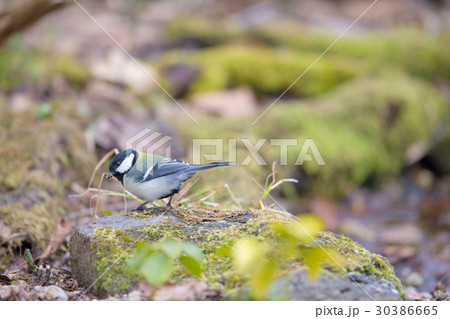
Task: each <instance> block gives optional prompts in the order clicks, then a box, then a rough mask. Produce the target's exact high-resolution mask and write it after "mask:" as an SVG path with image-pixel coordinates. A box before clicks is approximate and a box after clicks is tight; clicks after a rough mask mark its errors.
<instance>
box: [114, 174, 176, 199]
mask: <svg viewBox="0 0 450 319" xmlns="http://www.w3.org/2000/svg"><path fill="white" fill-rule="evenodd" d="M123 186H124V187H125V189H126V190H127V191H129V192H130V193H132V194H134V195H136V196H138V197H140V198H145V199H147V200H149V201H150V202H153V201H155V200H157V199H159V198H162V197H167V196H169V195H170V194H171V192H172V190H173V189H174V186H178V185H174V180H173V179H172V178H168V177H167V176H163V177H159V178H155V179H151V180H149V181H148V182H143V183H136V182H135V181H133V180H132V179H131V178H127V176H126V175H125V178H124V179H123Z"/></svg>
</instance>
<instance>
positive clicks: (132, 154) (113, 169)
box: [106, 148, 139, 182]
mask: <svg viewBox="0 0 450 319" xmlns="http://www.w3.org/2000/svg"><path fill="white" fill-rule="evenodd" d="M138 156H139V153H138V152H136V151H135V150H133V149H131V148H130V149H127V150H125V151H122V152H120V153H119V154H117V155H116V156H114V158H113V159H112V160H111V163H109V174H108V176H106V178H111V177H113V176H115V177H116V178H117V179H118V180H119V181H121V182H123V175H125V174H126V173H127V172H128V171H129V170H130V169H131V168H132V167H133V166H134V164H136V160H137V158H138Z"/></svg>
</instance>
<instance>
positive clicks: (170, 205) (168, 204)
mask: <svg viewBox="0 0 450 319" xmlns="http://www.w3.org/2000/svg"><path fill="white" fill-rule="evenodd" d="M172 198H173V195H172V196H170V198H169V202H168V203H167V205H166V206H167V207H172V204H171V203H170V202H171V201H172Z"/></svg>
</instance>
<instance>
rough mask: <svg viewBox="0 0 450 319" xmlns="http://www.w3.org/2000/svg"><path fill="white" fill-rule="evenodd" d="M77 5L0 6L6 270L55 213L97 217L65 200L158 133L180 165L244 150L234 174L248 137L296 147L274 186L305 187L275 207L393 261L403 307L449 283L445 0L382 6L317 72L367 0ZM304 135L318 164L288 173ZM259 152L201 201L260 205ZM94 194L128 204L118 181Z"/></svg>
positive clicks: (383, 1)
mask: <svg viewBox="0 0 450 319" xmlns="http://www.w3.org/2000/svg"><path fill="white" fill-rule="evenodd" d="M78 2H79V5H81V6H82V7H80V6H79V5H77V3H75V2H73V1H63V0H61V1H52V0H24V1H7V0H2V1H0V123H1V125H0V191H1V193H0V243H1V245H0V255H1V257H0V270H1V271H3V270H6V269H13V268H15V267H17V265H18V264H19V263H20V262H21V259H20V258H21V254H22V253H23V249H25V248H31V249H32V251H33V252H34V253H35V254H36V255H39V252H42V251H43V250H44V249H45V247H46V246H47V244H48V242H49V238H50V235H51V234H52V232H53V231H54V230H55V227H56V224H57V223H58V221H59V219H60V218H61V216H64V217H65V218H66V219H67V220H68V221H70V222H72V223H73V224H74V225H75V226H78V225H81V224H83V223H86V222H87V221H89V220H92V219H93V218H94V217H93V216H92V212H91V209H90V205H91V204H92V203H94V204H95V199H96V198H94V201H93V200H91V199H92V198H91V197H90V195H92V194H87V195H85V196H82V197H74V196H70V195H80V194H84V192H85V190H86V188H87V186H88V184H89V179H90V177H91V174H92V173H93V171H94V168H95V166H96V164H97V163H98V162H99V161H100V159H101V158H102V157H103V155H104V154H106V153H107V152H108V151H110V150H111V149H113V148H119V149H121V150H122V149H123V148H124V147H125V143H126V140H127V139H128V138H130V137H131V136H133V135H134V134H136V133H138V132H140V131H141V130H143V129H145V128H149V129H151V130H154V131H158V132H161V133H163V134H165V135H168V136H171V137H173V139H172V140H171V148H172V157H175V158H179V159H184V160H188V161H192V140H193V139H194V138H223V139H225V144H224V150H225V153H227V152H228V151H227V150H228V146H229V145H228V143H227V140H228V139H236V140H237V147H238V150H237V162H238V164H239V163H241V162H242V161H243V160H244V159H245V157H246V156H247V155H248V152H247V149H246V147H245V145H244V144H243V143H242V142H241V139H243V138H248V139H249V140H250V141H251V142H252V144H254V143H256V141H257V140H258V139H260V138H266V139H268V140H269V139H271V138H296V139H298V140H299V145H298V146H291V147H289V152H288V163H287V164H288V165H284V166H280V165H277V171H278V173H277V176H278V178H280V179H281V178H295V179H298V180H299V182H298V183H296V184H293V183H285V184H283V185H281V186H280V187H279V188H277V189H276V190H274V192H273V193H272V194H271V195H274V196H275V198H276V199H277V201H278V202H279V203H280V204H281V205H282V206H283V208H284V209H286V210H287V211H289V212H292V213H294V214H297V215H300V214H303V213H308V212H314V213H316V214H317V215H318V216H320V218H321V219H323V221H324V222H325V224H326V228H327V229H328V230H331V231H333V232H337V233H343V234H346V235H348V236H350V237H352V238H354V239H355V240H357V241H359V242H361V243H362V244H363V245H364V246H365V247H366V248H368V249H369V250H371V251H372V252H375V253H380V254H382V255H384V256H386V257H387V258H388V259H389V261H390V262H391V263H392V264H393V265H394V267H395V271H396V274H397V276H398V277H399V278H400V279H401V280H402V283H403V284H404V286H405V287H407V289H406V290H407V291H410V292H411V293H415V292H416V291H419V292H429V291H430V290H431V289H432V288H433V287H435V286H436V284H437V283H438V282H441V283H442V284H443V285H444V286H447V287H448V285H449V284H450V278H449V277H448V276H447V275H448V272H449V269H450V244H449V243H450V184H449V174H450V126H449V124H450V112H449V97H450V86H449V84H450V46H449V43H450V30H449V23H450V6H449V5H450V2H449V1H446V0H434V1H432V0H428V1H427V0H396V1H388V0H380V1H378V2H377V3H376V4H375V5H373V7H371V8H370V10H368V11H367V13H366V14H365V15H364V16H363V17H362V18H361V19H360V20H359V21H358V22H357V23H356V24H355V25H353V26H352V27H351V28H350V29H349V31H348V32H346V33H345V35H344V36H343V37H342V38H340V39H339V41H337V42H336V43H335V44H334V45H333V46H332V48H330V50H329V51H328V52H327V53H326V54H324V55H323V57H322V58H321V59H320V60H318V61H317V63H315V64H314V65H313V66H312V67H311V68H310V69H308V67H310V66H311V64H312V63H313V62H314V61H315V60H316V59H317V58H318V57H319V56H320V55H321V54H322V53H323V52H324V51H325V50H327V48H328V47H329V46H330V45H331V44H332V43H333V42H334V41H335V40H336V39H337V38H338V37H339V36H340V35H341V34H342V33H343V32H344V31H345V30H346V29H347V28H348V27H349V26H350V25H351V24H352V23H353V22H354V21H355V19H357V18H358V17H359V16H360V15H361V14H362V13H363V12H364V11H365V10H366V9H367V8H368V7H369V6H370V5H371V4H372V2H373V1H370V0H369V1H366V0H320V1H318V0H298V1H294V0H285V1H259V0H246V1H242V0H240V1H237V0H229V1H218V0H192V1H180V0H158V1H144V0H133V1H126V0H104V1H85V0H80V1H78ZM83 8H84V10H86V12H88V13H89V14H90V15H92V17H93V18H94V19H95V21H94V20H93V19H92V18H91V17H90V16H89V14H87V13H86V12H85V11H84V10H83ZM119 44H120V46H122V47H123V48H124V49H125V50H126V51H127V52H129V54H131V56H132V57H133V58H134V59H136V61H138V62H139V64H137V63H135V62H136V61H133V59H131V58H130V56H128V55H127V54H126V53H125V52H124V51H123V50H122V49H121V47H120V46H119ZM141 66H142V67H141ZM305 70H308V71H307V72H306V73H305V74H304V76H302V77H301V79H300V80H299V81H298V82H296V83H295V85H293V86H292V87H291V88H290V90H289V91H287V93H286V94H285V95H284V96H283V97H282V98H281V99H280V100H279V101H278V102H277V103H275V104H274V105H273V107H272V108H271V109H270V110H269V111H268V112H267V113H266V114H264V115H263V116H262V117H261V118H260V119H259V120H258V121H257V122H256V123H254V121H255V120H256V119H257V118H258V117H259V116H260V115H261V114H262V113H263V112H264V110H265V109H266V108H267V107H269V106H270V105H271V104H272V103H273V102H274V101H275V100H276V99H277V98H278V97H279V96H280V95H281V93H283V92H284V91H285V90H286V89H287V88H288V87H289V86H290V85H291V84H292V83H293V82H294V81H295V80H296V79H297V78H298V77H299V76H300V75H301V74H302V73H303V72H305ZM149 74H150V75H151V76H149ZM152 77H153V78H152ZM155 80H156V81H157V82H158V83H160V85H161V86H162V87H163V88H164V89H165V90H167V92H168V93H169V94H170V95H171V96H173V97H174V98H175V99H177V100H179V101H180V102H179V103H180V104H181V105H182V106H183V107H185V108H186V110H188V112H189V113H190V114H192V116H193V117H194V118H195V119H196V120H197V121H198V124H199V125H197V124H196V123H195V122H194V121H193V119H192V118H191V117H190V116H188V115H187V114H186V113H185V112H184V111H183V110H182V109H180V107H179V106H178V105H177V104H176V103H175V102H174V101H173V100H172V99H171V98H170V97H169V94H166V92H164V91H163V90H162V89H161V87H159V85H158V84H157V83H156V81H155ZM252 123H254V124H252ZM306 138H311V139H313V140H314V141H315V143H316V145H317V147H318V149H319V151H320V153H321V154H322V157H323V159H324V160H325V163H326V165H325V166H318V165H317V164H316V162H315V161H312V162H305V164H304V165H302V166H296V165H294V163H295V160H296V158H297V156H298V154H299V152H300V149H301V146H302V143H303V141H304V140H305V139H306ZM211 151H212V150H211V149H208V148H204V152H205V153H208V152H211ZM260 151H261V155H262V156H263V158H264V160H265V161H266V162H267V165H265V166H260V165H256V163H255V161H252V162H251V163H250V165H249V166H239V165H238V166H235V167H232V168H230V169H227V170H217V171H210V172H208V173H203V174H199V176H198V177H199V178H200V179H199V181H198V182H197V183H195V185H193V186H192V188H191V189H190V191H189V194H191V196H192V197H191V199H192V202H193V203H194V204H202V205H206V206H208V205H209V206H211V205H224V206H238V205H239V206H240V207H243V208H246V207H253V206H257V205H258V200H259V199H260V198H261V189H260V187H259V186H258V185H257V184H256V183H255V182H254V181H253V179H252V178H254V179H255V180H256V181H258V183H260V184H262V185H264V182H265V179H266V176H268V175H269V174H270V172H271V164H272V163H273V162H274V161H278V162H279V152H280V148H279V147H273V146H270V145H269V143H268V142H267V143H266V144H264V146H263V147H262V148H261V150H260ZM224 160H226V158H225V159H224ZM108 163H109V161H107V162H106V163H105V164H103V165H102V167H101V168H100V171H101V172H103V171H107V164H108ZM278 164H279V163H278ZM99 175H100V174H97V176H96V178H95V180H94V182H93V186H94V187H97V186H98V183H99V181H100V176H99ZM225 183H226V184H227V185H228V187H229V189H230V190H231V192H232V193H233V194H234V196H235V197H236V199H237V200H232V198H231V196H230V193H229V191H228V189H227V187H223V185H224V184H225ZM102 188H104V189H110V190H115V191H118V192H122V188H121V185H120V184H119V182H117V181H105V182H104V183H103V184H102ZM205 192H206V193H208V192H209V193H208V194H211V196H210V197H208V199H207V200H204V201H201V202H200V201H199V198H201V197H203V196H204V194H205ZM195 194H202V195H201V196H199V197H195ZM188 196H189V195H188ZM269 202H270V200H269ZM133 205H135V202H131V201H130V202H129V205H128V208H130V207H132V206H133ZM99 207H100V208H102V211H101V213H99V214H100V215H102V214H110V213H111V212H114V213H119V212H121V211H123V209H124V204H123V199H122V198H121V197H114V196H101V197H100V201H99ZM278 209H280V208H279V207H278ZM58 254H59V256H60V260H59V263H60V264H61V265H64V264H65V263H67V260H68V257H67V254H68V253H67V252H66V251H64V249H63V250H61V251H58Z"/></svg>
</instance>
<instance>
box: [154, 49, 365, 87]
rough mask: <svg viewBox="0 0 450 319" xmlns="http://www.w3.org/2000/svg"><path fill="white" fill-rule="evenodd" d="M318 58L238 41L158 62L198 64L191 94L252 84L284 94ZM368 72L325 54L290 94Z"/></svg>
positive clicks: (174, 53) (171, 54)
mask: <svg viewBox="0 0 450 319" xmlns="http://www.w3.org/2000/svg"><path fill="white" fill-rule="evenodd" d="M316 58H317V56H316V54H315V53H310V52H300V51H295V52H294V51H290V50H286V49H273V48H265V47H263V46H255V45H241V44H236V45H223V46H217V47H213V48H207V49H204V50H199V51H196V52H189V53H186V52H179V51H172V52H169V53H167V54H165V55H164V56H163V57H161V59H160V60H159V61H158V64H159V66H160V67H161V68H163V69H164V68H167V67H170V66H171V65H176V64H179V63H184V64H187V65H191V66H194V67H196V68H198V70H199V76H198V77H197V78H196V79H195V80H194V81H193V82H192V83H191V85H190V87H189V89H188V94H194V93H198V92H206V91H216V90H223V89H226V88H231V87H238V86H249V87H251V88H253V89H254V90H255V91H256V92H257V93H261V94H280V93H281V92H283V91H284V90H285V89H286V88H287V87H289V86H290V85H291V84H292V83H293V82H294V81H295V80H296V79H297V78H298V77H299V75H300V74H302V72H304V71H305V70H306V69H307V68H308V67H309V66H310V65H311V63H312V62H313V61H314V60H315V59H316ZM366 73H367V68H366V66H365V65H364V64H363V63H360V62H358V61H352V60H350V59H348V58H346V57H335V56H324V57H323V58H322V59H321V61H320V63H317V65H315V67H314V68H311V69H310V70H309V71H308V73H307V75H305V78H304V79H302V81H301V85H300V84H299V85H296V86H293V87H292V88H291V90H290V91H289V94H294V95H297V96H314V95H318V94H321V93H324V92H327V91H329V90H330V89H332V88H333V87H335V86H337V85H338V84H340V83H342V82H345V81H346V80H348V79H351V78H353V77H355V76H359V75H364V74H366Z"/></svg>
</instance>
